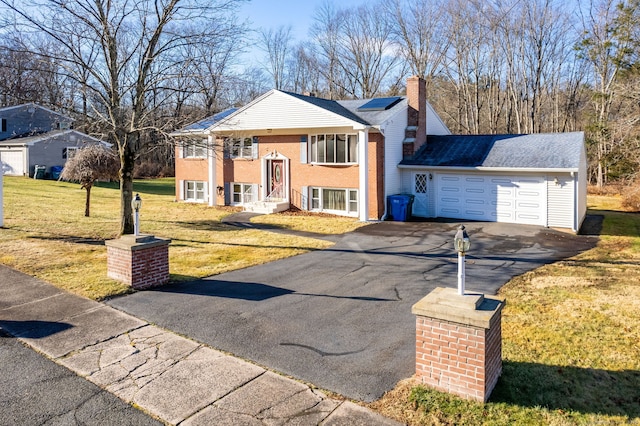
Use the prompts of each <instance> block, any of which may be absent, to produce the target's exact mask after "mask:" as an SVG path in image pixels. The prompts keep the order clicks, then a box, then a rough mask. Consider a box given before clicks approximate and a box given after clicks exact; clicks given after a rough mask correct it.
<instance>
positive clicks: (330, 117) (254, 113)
mask: <svg viewBox="0 0 640 426" xmlns="http://www.w3.org/2000/svg"><path fill="white" fill-rule="evenodd" d="M322 127H359V128H364V127H365V126H364V125H362V124H359V123H357V122H355V121H353V120H349V119H347V118H344V117H342V116H340V115H338V114H334V113H332V112H329V111H327V110H325V109H322V108H319V107H317V106H314V105H312V104H310V103H308V102H305V101H303V100H301V99H298V98H295V97H293V96H291V95H287V94H286V93H282V92H279V91H274V90H272V91H270V92H268V93H266V94H265V95H263V96H261V97H260V98H258V99H256V100H255V101H253V102H252V103H250V104H248V105H247V106H246V107H245V108H243V109H242V110H240V111H239V112H238V113H236V114H234V115H233V116H232V117H230V118H229V119H225V120H222V121H221V122H220V123H219V124H217V125H214V127H213V129H214V130H215V131H216V132H217V131H236V132H237V131H250V130H257V129H260V130H264V129H310V128H322Z"/></svg>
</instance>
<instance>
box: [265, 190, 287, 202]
mask: <svg viewBox="0 0 640 426" xmlns="http://www.w3.org/2000/svg"><path fill="white" fill-rule="evenodd" d="M282 200H284V188H282V187H279V188H276V189H274V190H273V191H271V193H270V194H269V195H267V198H265V201H267V202H271V201H282Z"/></svg>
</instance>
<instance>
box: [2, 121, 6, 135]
mask: <svg viewBox="0 0 640 426" xmlns="http://www.w3.org/2000/svg"><path fill="white" fill-rule="evenodd" d="M2 131H3V132H6V131H7V119H6V118H3V119H2Z"/></svg>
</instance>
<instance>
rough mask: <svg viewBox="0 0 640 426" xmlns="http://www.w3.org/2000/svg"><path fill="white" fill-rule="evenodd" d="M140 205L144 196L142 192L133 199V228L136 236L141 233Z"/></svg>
mask: <svg viewBox="0 0 640 426" xmlns="http://www.w3.org/2000/svg"><path fill="white" fill-rule="evenodd" d="M140 207H142V198H140V194H136V196H135V197H134V198H133V199H132V200H131V208H132V209H133V214H134V216H133V229H134V234H135V235H136V236H138V235H140Z"/></svg>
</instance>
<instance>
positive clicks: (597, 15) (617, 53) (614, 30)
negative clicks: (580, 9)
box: [579, 0, 638, 188]
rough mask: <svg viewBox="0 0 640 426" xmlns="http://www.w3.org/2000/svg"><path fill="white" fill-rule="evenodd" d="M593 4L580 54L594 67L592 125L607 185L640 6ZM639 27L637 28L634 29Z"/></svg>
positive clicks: (595, 0) (611, 1) (599, 178)
mask: <svg viewBox="0 0 640 426" xmlns="http://www.w3.org/2000/svg"><path fill="white" fill-rule="evenodd" d="M628 3H629V4H628V5H627V4H625V2H617V1H615V0H591V1H590V2H589V4H588V9H587V10H586V13H584V14H583V15H582V20H583V28H584V34H585V37H584V38H583V40H582V43H581V44H580V46H579V48H580V52H581V54H582V55H583V57H584V58H585V59H586V60H587V61H588V62H589V63H590V65H591V68H592V70H593V77H594V96H593V105H594V109H595V119H594V121H593V122H592V123H591V125H590V132H589V133H590V139H591V141H592V144H591V145H592V156H593V160H594V162H595V168H596V170H595V175H596V185H597V186H598V187H599V188H601V187H603V186H604V184H605V183H606V178H607V168H608V162H609V161H608V156H609V154H610V152H611V151H612V149H613V144H612V141H613V140H612V132H611V130H612V129H611V127H610V126H611V123H610V121H611V119H612V116H611V114H612V111H611V108H612V105H613V103H614V100H615V96H616V90H615V89H616V82H617V80H618V76H619V73H620V71H621V70H622V69H623V68H624V67H625V66H626V65H627V64H628V61H629V59H630V56H631V54H632V53H633V49H632V46H633V42H634V37H633V32H634V30H637V25H638V23H637V19H636V20H635V21H634V20H633V19H632V17H633V15H636V17H637V13H638V12H637V10H638V2H637V1H630V2H628ZM634 27H635V28H634Z"/></svg>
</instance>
